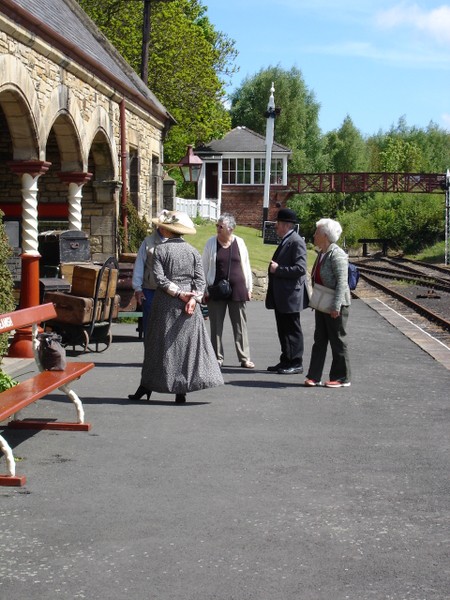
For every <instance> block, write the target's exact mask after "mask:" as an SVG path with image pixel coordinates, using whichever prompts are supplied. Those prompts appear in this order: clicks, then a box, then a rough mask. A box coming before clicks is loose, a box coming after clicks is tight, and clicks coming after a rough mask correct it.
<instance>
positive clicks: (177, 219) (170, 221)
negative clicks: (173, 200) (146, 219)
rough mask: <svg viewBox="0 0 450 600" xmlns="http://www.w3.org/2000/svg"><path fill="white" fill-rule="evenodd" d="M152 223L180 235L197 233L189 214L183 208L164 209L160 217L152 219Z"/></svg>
mask: <svg viewBox="0 0 450 600" xmlns="http://www.w3.org/2000/svg"><path fill="white" fill-rule="evenodd" d="M152 223H154V224H155V225H156V227H163V228H164V229H167V230H169V231H172V232H173V233H178V234H180V235H184V234H188V233H189V234H193V233H197V230H196V229H195V225H194V223H193V222H192V221H191V219H190V217H189V215H188V214H187V213H185V212H182V211H181V210H163V211H162V213H161V214H160V215H159V217H156V218H155V219H152Z"/></svg>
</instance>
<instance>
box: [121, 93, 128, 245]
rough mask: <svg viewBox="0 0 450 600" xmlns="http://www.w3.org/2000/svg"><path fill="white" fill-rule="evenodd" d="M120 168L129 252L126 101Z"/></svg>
mask: <svg viewBox="0 0 450 600" xmlns="http://www.w3.org/2000/svg"><path fill="white" fill-rule="evenodd" d="M120 167H121V177H122V227H123V236H124V242H123V248H122V250H123V251H124V252H126V251H127V250H128V216H127V200H128V193H127V130H126V116H125V99H123V100H121V101H120Z"/></svg>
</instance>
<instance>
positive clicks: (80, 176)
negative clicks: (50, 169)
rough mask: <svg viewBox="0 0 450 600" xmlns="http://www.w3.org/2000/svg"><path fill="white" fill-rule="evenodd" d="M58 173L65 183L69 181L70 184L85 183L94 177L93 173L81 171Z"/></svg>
mask: <svg viewBox="0 0 450 600" xmlns="http://www.w3.org/2000/svg"><path fill="white" fill-rule="evenodd" d="M57 175H58V177H59V179H60V180H61V181H62V182H63V183H67V184H69V185H70V184H71V183H76V184H77V185H84V184H85V183H87V182H88V181H90V180H91V179H92V177H93V173H82V172H80V171H60V172H59V173H57Z"/></svg>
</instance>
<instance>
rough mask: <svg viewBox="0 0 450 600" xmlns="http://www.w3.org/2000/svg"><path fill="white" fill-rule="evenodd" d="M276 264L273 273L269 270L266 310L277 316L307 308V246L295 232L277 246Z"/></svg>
mask: <svg viewBox="0 0 450 600" xmlns="http://www.w3.org/2000/svg"><path fill="white" fill-rule="evenodd" d="M272 260H274V261H275V262H277V263H278V267H277V270H276V271H275V273H271V272H270V269H269V285H268V287H267V295H266V308H274V309H275V310H277V311H278V312H280V313H294V312H298V311H300V310H303V309H304V308H306V307H307V306H308V295H307V293H306V286H305V278H306V244H305V240H304V239H303V238H302V237H300V236H299V235H298V233H295V231H294V233H291V235H290V236H289V237H288V239H287V240H286V241H285V242H284V244H282V245H280V246H278V248H277V249H276V251H275V254H274V255H273V259H272Z"/></svg>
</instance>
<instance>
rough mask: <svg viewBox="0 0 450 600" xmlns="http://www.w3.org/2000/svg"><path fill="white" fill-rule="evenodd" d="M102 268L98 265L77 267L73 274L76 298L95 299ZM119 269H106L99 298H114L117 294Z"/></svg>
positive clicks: (73, 287) (72, 291)
mask: <svg viewBox="0 0 450 600" xmlns="http://www.w3.org/2000/svg"><path fill="white" fill-rule="evenodd" d="M101 269H102V267H99V266H96V265H89V266H81V265H75V267H74V269H73V273H72V289H71V293H72V294H73V295H74V296H82V297H83V298H95V292H96V286H97V279H98V276H99V273H100V270H101ZM117 278H118V269H104V271H103V275H102V280H101V282H100V286H99V288H98V296H97V297H98V298H112V297H113V296H114V295H115V293H116V287H117Z"/></svg>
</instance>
